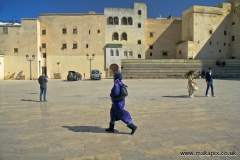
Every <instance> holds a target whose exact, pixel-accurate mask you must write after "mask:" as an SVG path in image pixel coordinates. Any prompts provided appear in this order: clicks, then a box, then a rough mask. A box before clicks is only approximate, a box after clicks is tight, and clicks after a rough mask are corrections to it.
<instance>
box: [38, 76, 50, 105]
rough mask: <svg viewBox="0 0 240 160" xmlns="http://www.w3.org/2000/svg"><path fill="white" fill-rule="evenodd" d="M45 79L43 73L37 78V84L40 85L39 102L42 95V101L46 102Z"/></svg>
mask: <svg viewBox="0 0 240 160" xmlns="http://www.w3.org/2000/svg"><path fill="white" fill-rule="evenodd" d="M47 82H48V80H47V78H46V77H45V73H43V74H42V75H41V76H40V77H39V78H38V83H39V84H40V102H42V95H43V100H44V101H47V100H46V93H47Z"/></svg>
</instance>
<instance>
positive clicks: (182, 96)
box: [162, 95, 189, 98]
mask: <svg viewBox="0 0 240 160" xmlns="http://www.w3.org/2000/svg"><path fill="white" fill-rule="evenodd" d="M162 97H165V98H189V96H188V95H181V96H162Z"/></svg>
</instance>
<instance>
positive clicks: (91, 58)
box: [86, 53, 95, 78]
mask: <svg viewBox="0 0 240 160" xmlns="http://www.w3.org/2000/svg"><path fill="white" fill-rule="evenodd" d="M86 57H87V60H89V61H90V78H91V67H92V63H91V61H92V60H94V57H95V54H94V53H93V54H92V57H89V54H86Z"/></svg>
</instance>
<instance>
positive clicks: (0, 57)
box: [0, 54, 4, 80]
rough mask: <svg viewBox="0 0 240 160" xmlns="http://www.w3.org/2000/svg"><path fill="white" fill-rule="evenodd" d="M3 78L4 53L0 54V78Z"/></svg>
mask: <svg viewBox="0 0 240 160" xmlns="http://www.w3.org/2000/svg"><path fill="white" fill-rule="evenodd" d="M2 79H4V55H1V54H0V80H2Z"/></svg>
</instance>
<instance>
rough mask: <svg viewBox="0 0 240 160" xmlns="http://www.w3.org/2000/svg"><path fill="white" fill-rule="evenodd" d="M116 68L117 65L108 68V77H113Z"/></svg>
mask: <svg viewBox="0 0 240 160" xmlns="http://www.w3.org/2000/svg"><path fill="white" fill-rule="evenodd" d="M118 68H119V67H118V65H117V64H111V65H110V67H109V74H108V75H109V77H113V74H114V72H116V71H118Z"/></svg>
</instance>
